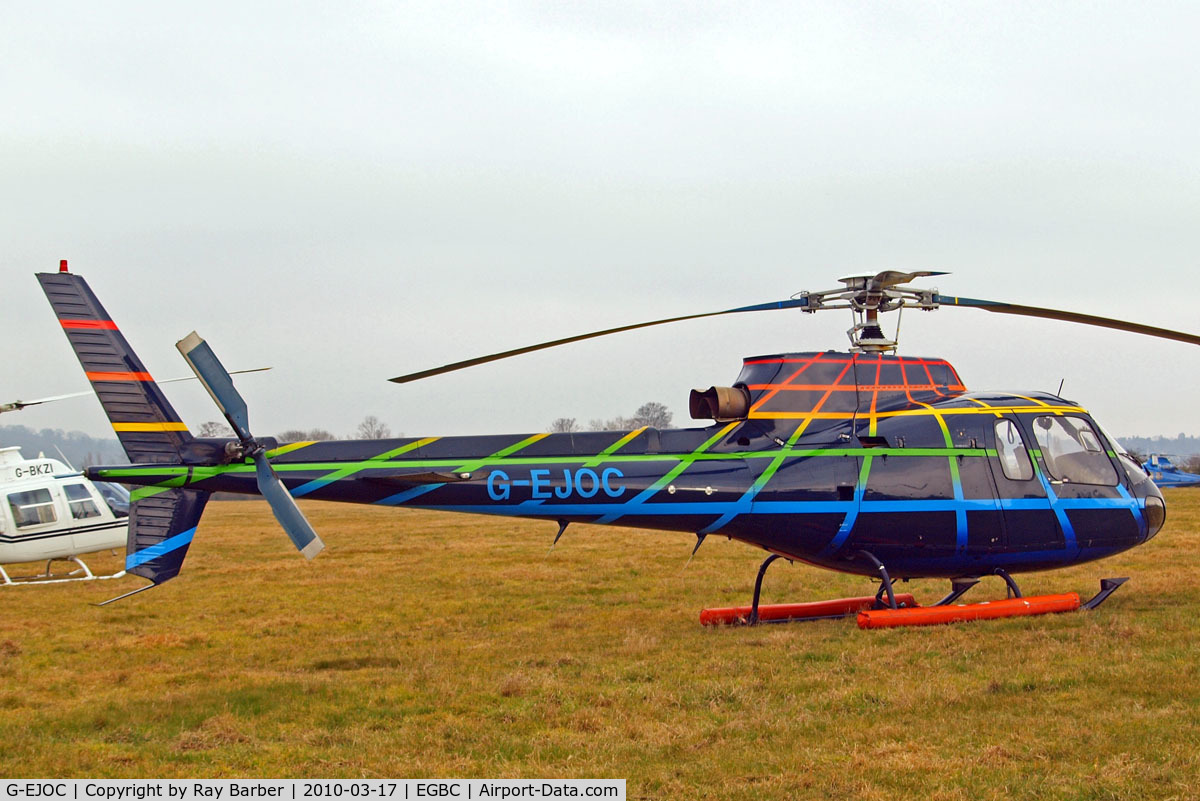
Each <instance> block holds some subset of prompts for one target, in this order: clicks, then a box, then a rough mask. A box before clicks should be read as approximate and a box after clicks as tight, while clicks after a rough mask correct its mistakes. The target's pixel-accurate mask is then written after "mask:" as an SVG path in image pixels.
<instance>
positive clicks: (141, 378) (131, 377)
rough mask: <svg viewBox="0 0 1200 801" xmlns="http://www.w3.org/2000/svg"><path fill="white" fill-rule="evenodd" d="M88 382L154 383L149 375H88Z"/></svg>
mask: <svg viewBox="0 0 1200 801" xmlns="http://www.w3.org/2000/svg"><path fill="white" fill-rule="evenodd" d="M87 377H88V381H153V380H154V379H153V378H152V377H151V376H150V374H149V373H88V374H87Z"/></svg>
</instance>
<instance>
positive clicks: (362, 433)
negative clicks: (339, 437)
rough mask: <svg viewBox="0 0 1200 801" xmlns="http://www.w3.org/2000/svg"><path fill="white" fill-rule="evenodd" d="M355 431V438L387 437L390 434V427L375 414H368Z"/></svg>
mask: <svg viewBox="0 0 1200 801" xmlns="http://www.w3.org/2000/svg"><path fill="white" fill-rule="evenodd" d="M355 433H356V438H357V439H387V438H388V437H390V436H391V435H392V429H391V428H389V427H388V425H387V423H384V422H383V421H381V420H380V419H379V418H378V417H376V416H375V415H373V414H368V415H367V416H366V417H364V418H363V420H362V422H361V423H359V424H358V430H357V431H356V432H355Z"/></svg>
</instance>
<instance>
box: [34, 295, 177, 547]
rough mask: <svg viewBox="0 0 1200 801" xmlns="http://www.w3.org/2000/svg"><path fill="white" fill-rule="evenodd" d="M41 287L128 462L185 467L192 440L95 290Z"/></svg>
mask: <svg viewBox="0 0 1200 801" xmlns="http://www.w3.org/2000/svg"><path fill="white" fill-rule="evenodd" d="M38 281H40V282H41V284H42V291H44V292H45V293H46V298H47V299H49V301H50V305H51V306H52V307H53V308H54V313H55V315H56V316H57V317H58V321H59V323H61V324H62V327H63V331H65V332H66V334H67V339H68V340H70V342H71V347H72V348H74V349H75V355H76V356H77V357H79V363H80V364H82V365H83V369H84V372H86V373H87V377H88V380H89V381H91V382H92V388H93V389H94V390H95V391H96V397H98V398H99V399H100V404H101V405H102V406H103V407H104V412H105V413H106V414H107V415H108V419H109V422H111V423H112V427H113V430H115V431H116V432H117V438H118V439H120V441H121V445H122V446H123V447H124V448H125V453H126V454H127V455H128V456H129V460H130V461H131V462H134V463H139V462H141V463H153V464H180V463H181V462H182V461H183V460H182V458H181V457H180V453H181V452H182V449H183V446H184V445H186V444H187V443H188V442H189V441H190V440H191V439H192V435H191V434H190V433H188V430H187V426H186V425H184V424H183V421H182V420H180V419H179V415H178V414H176V413H175V410H174V409H173V408H171V404H170V403H169V402H168V401H167V398H166V396H165V395H164V394H163V392H162V390H161V389H159V387H158V384H156V383H154V379H153V378H151V377H150V374H149V373H148V372H146V368H145V366H144V365H143V364H142V362H141V359H139V358H138V357H137V354H136V353H134V352H133V348H131V347H129V343H128V342H127V341H126V340H125V337H124V335H122V334H121V331H120V330H119V329H118V328H117V326H116V324H115V323H114V322H113V321H112V318H111V317H109V315H108V312H106V311H105V310H104V307H103V306H101V305H100V301H99V300H98V299H97V298H96V295H95V294H94V293H93V292H92V290H91V287H89V286H88V285H87V282H86V281H84V280H83V278H81V277H80V276H78V275H73V274H71V273H68V272H58V273H39V274H38ZM130 536H131V537H132V536H133V534H132V531H131V532H130Z"/></svg>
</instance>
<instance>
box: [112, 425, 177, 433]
mask: <svg viewBox="0 0 1200 801" xmlns="http://www.w3.org/2000/svg"><path fill="white" fill-rule="evenodd" d="M112 427H113V431H116V432H118V433H120V432H122V431H187V430H188V429H187V424H185V423H113V424H112Z"/></svg>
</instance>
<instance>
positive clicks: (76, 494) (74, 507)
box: [63, 484, 100, 520]
mask: <svg viewBox="0 0 1200 801" xmlns="http://www.w3.org/2000/svg"><path fill="white" fill-rule="evenodd" d="M63 492H65V493H66V495H67V502H68V503H69V504H70V506H71V516H72V517H74V518H75V519H76V520H82V519H83V518H85V517H99V516H100V510H99V509H97V508H96V502H95V501H93V500H92V493H90V492H88V488H87V487H86V486H84V485H83V484H64V485H63Z"/></svg>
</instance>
